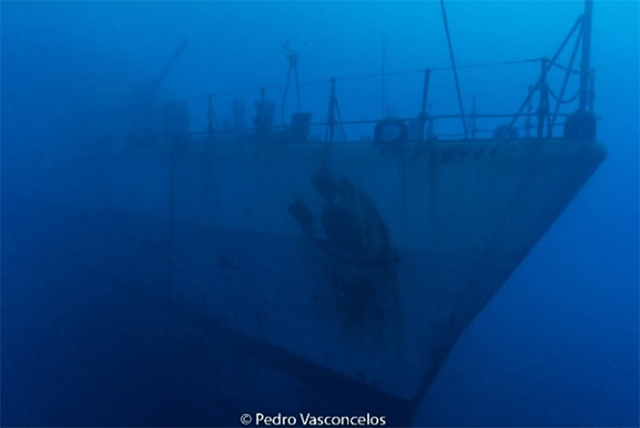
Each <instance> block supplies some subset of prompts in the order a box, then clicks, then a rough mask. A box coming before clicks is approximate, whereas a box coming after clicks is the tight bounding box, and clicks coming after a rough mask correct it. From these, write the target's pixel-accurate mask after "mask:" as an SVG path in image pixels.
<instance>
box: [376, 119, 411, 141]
mask: <svg viewBox="0 0 640 428" xmlns="http://www.w3.org/2000/svg"><path fill="white" fill-rule="evenodd" d="M373 141H374V142H375V143H376V144H404V143H406V142H407V141H409V128H407V124H406V123H405V122H404V121H402V120H399V119H383V120H380V121H378V123H376V127H375V129H374V132H373Z"/></svg>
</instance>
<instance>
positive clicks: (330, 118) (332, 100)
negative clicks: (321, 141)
mask: <svg viewBox="0 0 640 428" xmlns="http://www.w3.org/2000/svg"><path fill="white" fill-rule="evenodd" d="M335 107H336V79H335V77H332V78H331V95H330V96H329V113H328V114H327V132H326V134H325V140H327V139H328V140H329V142H330V143H333V138H334V134H335V126H336V116H335Z"/></svg>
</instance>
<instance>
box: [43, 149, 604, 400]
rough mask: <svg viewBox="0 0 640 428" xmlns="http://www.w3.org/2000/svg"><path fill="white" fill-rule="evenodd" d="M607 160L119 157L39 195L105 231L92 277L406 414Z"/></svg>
mask: <svg viewBox="0 0 640 428" xmlns="http://www.w3.org/2000/svg"><path fill="white" fill-rule="evenodd" d="M604 157H605V150H604V148H603V147H602V145H600V144H598V143H593V142H573V141H563V140H527V141H480V142H478V141H475V142H452V143H437V142H435V143H429V144H420V145H412V146H408V147H404V148H402V149H401V150H398V149H396V148H394V149H393V150H388V148H386V147H382V148H381V147H374V146H372V145H371V144H364V143H354V144H344V145H334V146H327V145H325V144H307V145H302V144H300V145H268V146H265V145H252V144H247V145H244V146H237V147H233V146H221V147H203V148H200V149H191V150H182V151H162V150H158V151H130V150H124V151H120V152H112V153H102V154H100V155H95V154H94V155H92V156H91V157H88V158H85V159H83V160H82V161H81V162H79V163H77V164H76V165H75V167H74V168H73V169H72V170H69V171H73V173H71V174H70V173H68V171H67V172H66V173H60V174H59V176H58V177H57V178H56V179H52V180H51V183H58V185H57V186H56V191H52V190H51V188H49V189H48V190H43V193H46V195H47V196H46V197H47V198H48V199H49V200H51V201H52V203H60V204H61V205H60V206H62V205H66V206H67V207H69V208H71V209H74V210H78V211H81V212H84V213H86V215H88V216H90V217H94V216H98V217H100V218H102V220H101V221H102V222H104V223H106V224H109V225H110V227H111V229H112V230H113V233H112V234H111V236H112V238H111V239H113V240H114V242H117V245H116V246H115V247H114V248H118V250H117V252H115V253H114V254H112V255H111V256H109V257H107V258H105V259H103V260H95V258H88V260H87V263H88V264H89V265H91V269H92V270H93V271H94V272H95V274H96V275H105V276H109V277H112V278H113V279H114V281H119V282H120V283H122V284H129V287H133V288H136V289H138V290H139V291H138V292H137V293H138V295H139V296H149V297H148V298H151V296H154V298H157V299H161V300H162V301H164V302H166V303H167V307H168V308H171V307H174V309H167V310H168V311H169V312H172V311H173V312H175V313H182V314H183V315H182V316H183V317H184V315H185V314H187V313H192V314H197V317H198V319H199V320H201V321H203V322H205V324H206V323H211V324H210V325H213V326H216V328H218V327H219V328H221V329H223V330H225V331H230V332H234V333H235V334H239V335H240V336H242V337H246V338H247V339H248V340H250V341H255V343H260V344H262V345H263V346H265V347H267V348H269V349H271V348H273V349H278V350H280V351H282V352H285V353H286V354H287V355H291V356H292V358H295V359H296V361H298V360H299V361H306V362H308V363H309V364H310V365H309V367H312V369H311V371H313V370H314V369H313V367H322V368H323V369H326V370H327V371H328V372H331V373H334V374H335V375H336V379H349V381H351V382H355V383H356V384H359V385H362V386H363V387H366V388H367V389H368V390H370V391H375V393H376V394H377V393H379V394H382V395H383V396H388V397H394V399H395V400H397V403H399V404H398V405H397V406H395V407H397V408H402V407H403V406H407V408H411V407H412V406H415V404H416V403H417V401H418V400H419V399H420V398H421V397H422V395H423V394H424V392H425V391H426V389H427V388H428V386H429V385H430V383H431V381H432V380H433V378H434V377H435V375H436V374H437V372H438V369H439V368H440V366H441V364H442V363H443V361H444V359H445V358H446V356H447V354H448V352H449V351H450V349H451V348H452V347H453V345H454V344H455V342H456V340H457V339H458V337H459V336H460V334H461V333H462V332H463V331H464V329H465V328H466V327H467V326H468V325H469V323H470V322H471V321H472V320H473V318H474V317H475V316H476V315H477V314H478V313H479V312H480V310H481V309H482V307H483V306H484V305H485V304H486V302H487V301H488V300H489V299H490V298H491V297H492V296H493V295H494V294H495V292H496V291H497V290H498V289H499V288H500V286H501V285H502V284H503V283H504V282H505V281H506V279H507V278H508V277H509V275H510V274H511V273H512V272H513V270H514V269H515V268H516V267H517V266H518V264H519V263H520V262H521V260H522V259H523V258H524V257H525V256H526V254H527V252H528V251H529V250H530V249H531V248H532V247H533V246H534V245H535V243H536V242H537V240H538V239H539V238H540V237H541V236H542V235H543V234H544V233H545V231H546V230H547V229H548V227H549V226H550V225H551V224H552V223H553V222H554V221H555V219H556V218H557V217H558V216H559V215H560V213H561V212H562V210H563V209H564V208H565V207H566V206H567V205H568V204H569V202H570V201H571V199H572V198H573V197H574V196H575V195H576V194H577V192H578V191H579V190H580V188H581V187H582V186H583V185H584V183H585V182H586V181H587V180H588V178H589V177H590V176H591V174H592V173H593V172H594V171H595V170H596V168H597V167H598V165H599V164H600V163H601V162H602V160H603V159H604ZM175 307H180V308H182V309H180V310H177V309H175ZM186 308H189V309H186ZM194 316H196V315H194ZM277 359H278V358H276V360H277Z"/></svg>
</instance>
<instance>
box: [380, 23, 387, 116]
mask: <svg viewBox="0 0 640 428" xmlns="http://www.w3.org/2000/svg"><path fill="white" fill-rule="evenodd" d="M385 51H386V37H385V34H384V33H382V63H381V64H380V79H381V82H380V83H381V85H382V87H381V90H382V94H381V95H382V99H381V104H380V113H381V114H382V117H384V106H385V104H386V100H385V97H386V90H387V88H386V82H385V62H386V55H385Z"/></svg>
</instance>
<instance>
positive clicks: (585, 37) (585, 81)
mask: <svg viewBox="0 0 640 428" xmlns="http://www.w3.org/2000/svg"><path fill="white" fill-rule="evenodd" d="M592 15H593V1H592V0H585V2H584V15H582V62H581V64H580V110H585V109H586V107H587V103H588V99H589V74H590V71H589V59H590V55H591V19H592Z"/></svg>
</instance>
